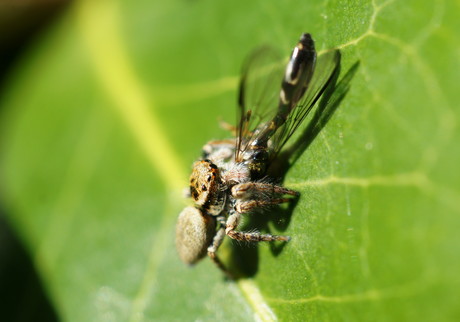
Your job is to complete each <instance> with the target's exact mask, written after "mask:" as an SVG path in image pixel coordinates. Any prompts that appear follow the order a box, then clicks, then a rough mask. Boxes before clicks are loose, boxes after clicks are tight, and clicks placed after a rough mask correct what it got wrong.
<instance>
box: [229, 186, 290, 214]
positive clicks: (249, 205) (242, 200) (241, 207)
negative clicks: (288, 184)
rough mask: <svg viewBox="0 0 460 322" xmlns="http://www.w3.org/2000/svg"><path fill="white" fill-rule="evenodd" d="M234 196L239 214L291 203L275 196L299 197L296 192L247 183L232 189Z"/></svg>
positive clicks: (288, 199) (286, 199)
mask: <svg viewBox="0 0 460 322" xmlns="http://www.w3.org/2000/svg"><path fill="white" fill-rule="evenodd" d="M231 192H232V196H233V198H235V199H237V201H236V204H235V209H236V211H237V212H239V213H248V212H251V211H252V210H254V209H257V208H262V207H264V206H270V205H278V204H281V203H284V202H289V201H290V200H291V199H290V198H274V196H275V195H287V194H288V195H292V196H298V195H299V193H298V192H297V191H294V190H290V189H287V188H284V187H282V186H277V185H274V184H271V183H263V182H245V183H240V184H237V185H235V186H233V187H232V191H231Z"/></svg>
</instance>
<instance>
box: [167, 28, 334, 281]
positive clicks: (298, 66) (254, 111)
mask: <svg viewBox="0 0 460 322" xmlns="http://www.w3.org/2000/svg"><path fill="white" fill-rule="evenodd" d="M268 54H269V52H268V51H267V49H266V48H263V49H261V50H259V51H256V52H254V53H253V55H251V56H250V57H249V59H248V61H247V63H246V65H245V66H244V69H243V74H242V78H241V81H240V87H239V100H238V101H239V104H238V105H239V108H238V111H239V123H238V124H237V126H236V127H235V128H231V127H230V128H231V130H232V131H233V132H234V136H235V137H234V138H232V139H227V140H219V141H210V142H208V143H207V144H206V145H205V146H204V147H203V157H202V159H201V160H199V161H196V162H195V163H194V164H193V171H192V174H191V176H190V196H191V198H192V200H193V201H194V203H195V205H194V206H189V207H186V208H185V209H184V210H183V211H182V212H181V213H180V215H179V218H178V222H177V227H176V246H177V250H178V253H179V256H180V258H181V259H182V261H184V262H185V263H187V264H195V263H196V262H198V261H199V260H200V259H202V258H203V257H204V256H205V255H206V254H207V255H208V256H209V257H210V258H211V259H212V260H213V261H214V263H216V265H217V266H218V267H219V268H220V269H222V270H223V271H224V272H225V273H226V274H227V275H229V276H231V274H230V272H229V271H228V270H227V269H226V268H225V266H224V265H223V263H222V262H221V261H220V260H219V258H218V256H217V254H216V252H217V249H218V248H219V246H220V245H221V243H222V241H223V239H224V237H225V235H227V236H229V237H230V238H232V239H236V240H242V241H250V242H260V241H286V242H287V241H289V240H290V237H288V236H277V235H271V234H261V233H259V232H245V231H239V230H237V228H238V225H239V223H240V219H241V215H242V214H247V213H251V212H253V211H254V210H258V209H263V208H264V207H266V206H270V205H277V204H281V203H285V202H288V201H289V200H291V198H283V196H284V195H291V196H298V192H296V191H293V190H290V189H287V188H284V187H282V186H280V185H276V184H273V183H271V182H270V180H269V179H268V178H267V170H268V168H269V166H270V165H271V164H272V162H273V160H274V159H275V158H276V156H277V155H278V153H279V152H280V150H281V148H282V147H283V146H284V144H285V143H286V141H287V140H288V139H289V138H290V137H291V135H292V134H293V133H294V131H295V130H296V129H297V128H298V126H299V125H300V123H302V121H303V120H304V119H305V117H306V116H307V115H308V113H309V112H310V110H311V108H312V107H313V105H315V103H316V102H317V100H318V99H319V97H320V96H321V95H322V93H323V92H324V89H325V87H326V84H327V83H328V81H329V79H330V78H331V75H332V72H333V70H334V69H335V68H336V66H337V64H338V61H337V60H338V57H337V55H335V54H331V55H324V59H323V60H322V61H321V64H322V65H321V66H322V68H321V71H320V73H321V75H317V73H314V72H315V69H316V70H317V67H316V61H317V58H316V51H315V47H314V42H313V40H312V38H311V36H310V34H303V35H302V36H301V38H300V40H299V42H298V44H297V46H296V47H295V48H294V50H293V52H292V54H291V57H290V60H289V62H288V64H287V66H286V68H285V69H284V70H283V69H280V68H279V67H280V64H279V60H277V63H276V64H271V65H267V64H266V62H264V61H263V59H265V58H264V57H266V56H267V55H268ZM320 73H318V74H320ZM279 81H281V90H279ZM277 92H278V93H279V95H276V93H277ZM274 93H275V94H274ZM277 96H278V97H277Z"/></svg>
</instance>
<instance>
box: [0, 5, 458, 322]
mask: <svg viewBox="0 0 460 322" xmlns="http://www.w3.org/2000/svg"><path fill="white" fill-rule="evenodd" d="M458 9H459V7H458V4H455V3H454V2H451V1H434V2H432V3H430V4H429V5H422V4H419V3H418V2H417V1H409V2H407V1H404V2H402V1H397V0H395V1H387V2H381V1H374V2H372V1H354V2H348V1H343V2H341V1H329V2H326V3H323V2H308V3H307V2H305V3H298V2H297V1H287V2H283V3H278V2H276V1H273V2H266V1H254V2H246V1H245V2H243V1H237V2H232V3H217V2H212V1H188V2H182V1H173V2H169V3H168V4H164V3H162V4H160V3H158V4H152V3H151V2H150V1H138V2H136V3H132V2H116V1H109V0H104V1H98V2H90V1H81V2H77V3H76V4H75V5H74V6H73V7H72V8H70V10H69V12H68V14H67V15H66V16H65V17H64V18H63V19H62V21H60V23H59V24H58V25H57V26H56V27H55V28H54V30H52V31H51V32H49V33H48V34H47V35H46V37H43V39H41V41H40V42H38V43H37V45H36V46H35V48H34V50H33V51H32V52H30V54H29V55H27V57H25V58H24V59H23V61H22V63H21V64H20V65H19V67H18V68H17V69H16V71H15V73H14V75H13V77H12V78H11V79H10V81H9V83H8V87H7V89H6V91H5V92H4V93H2V97H1V102H0V104H1V107H2V114H1V120H0V121H1V133H0V134H1V148H2V154H1V164H0V165H1V176H2V183H1V191H2V196H1V197H2V201H3V203H4V208H5V209H6V212H7V215H8V220H9V222H11V224H12V226H13V227H14V229H15V231H16V232H17V234H18V236H20V238H21V239H22V242H23V243H24V244H25V245H26V248H27V250H28V253H29V254H31V256H32V261H33V262H34V264H35V265H36V267H37V269H38V272H39V274H40V276H41V278H42V280H43V284H44V285H45V288H46V291H47V292H48V294H49V296H50V298H51V299H52V301H53V303H54V306H55V308H56V311H57V313H58V315H59V316H60V317H61V318H62V319H65V320H72V321H88V320H93V321H94V320H95V321H113V320H120V321H125V320H131V321H142V320H147V321H148V320H216V319H219V320H222V319H228V320H253V319H254V318H255V317H256V318H260V319H262V320H273V319H280V320H293V319H298V320H356V319H359V320H370V319H372V320H419V319H427V320H430V319H432V320H434V319H436V320H449V319H450V320H455V319H458V318H459V317H460V312H459V309H458V305H457V303H456V295H458V294H457V293H458V291H457V290H458V287H459V286H460V285H459V284H460V280H459V277H458V274H457V272H458V270H459V269H460V258H459V257H458V256H457V253H458V250H459V248H460V238H459V237H458V233H457V231H458V229H459V228H460V227H459V226H460V219H459V212H460V206H459V202H458V201H459V200H460V199H459V198H460V187H459V182H460V174H459V171H458V170H457V168H458V164H459V161H460V149H459V148H458V144H457V142H458V141H459V139H460V133H459V131H458V128H457V120H458V115H459V111H458V108H457V101H458V100H459V99H460V97H459V96H460V94H459V92H458V89H457V87H458V85H457V84H458V71H459V64H460V63H459V60H458V52H459V36H458V34H457V33H456V32H455V31H456V30H459V29H460V26H459V24H460V22H459V21H460V20H459V19H458V14H457V13H458V12H459V10H458ZM302 32H311V33H312V34H313V36H314V38H315V40H316V45H317V48H318V49H319V50H324V49H329V48H338V49H340V52H341V54H342V62H341V65H342V73H341V75H340V76H339V80H340V79H342V77H343V75H345V73H346V72H349V71H350V70H353V68H355V67H353V66H356V64H357V62H359V68H357V69H356V74H354V77H353V78H352V79H351V81H350V84H349V86H350V89H349V92H348V93H347V95H346V96H345V97H344V98H343V100H342V101H341V103H340V105H339V106H338V108H337V110H336V111H335V113H334V115H333V116H332V118H331V119H330V120H329V121H328V123H327V125H326V126H325V127H324V129H323V130H322V131H321V132H320V133H319V134H318V135H317V136H316V139H315V140H314V141H313V142H311V144H310V145H309V146H308V149H307V150H306V151H305V152H304V153H302V154H301V155H300V157H299V158H298V159H297V161H296V162H295V164H294V165H293V166H292V167H291V168H289V170H288V171H287V173H286V176H285V180H284V184H285V185H286V186H288V187H290V188H293V189H296V190H298V191H300V192H301V197H300V200H299V201H298V202H297V204H296V206H295V207H294V208H293V212H292V214H291V215H290V217H283V216H280V215H276V213H275V214H270V215H267V216H271V217H270V218H269V220H268V221H267V222H266V223H267V225H266V226H267V227H265V228H266V230H269V231H271V232H273V233H281V232H282V233H283V234H286V235H290V236H292V241H291V242H290V243H289V244H288V245H287V246H285V247H283V248H282V249H281V250H277V249H276V247H275V248H274V247H270V246H269V245H266V244H264V245H239V247H240V249H241V248H243V250H244V252H243V251H242V252H241V253H240V252H235V251H234V249H235V247H232V243H231V242H230V241H227V242H226V243H225V244H224V246H223V247H222V249H221V250H220V251H219V252H220V254H221V255H222V257H223V258H224V259H225V260H226V261H232V259H233V261H234V262H238V261H239V262H240V263H241V262H243V266H244V264H245V263H246V264H249V266H250V267H249V270H250V274H249V275H250V276H251V278H249V279H241V280H239V281H237V282H228V281H225V280H224V278H223V277H222V274H221V273H220V272H219V271H217V269H216V268H215V267H213V266H212V264H211V263H210V262H209V261H208V260H204V261H203V262H202V263H199V265H197V266H196V267H194V268H193V269H191V268H188V267H185V266H184V265H183V264H182V263H181V262H180V261H179V259H178V258H177V255H176V253H175V248H174V223H175V218H176V216H177V214H178V213H179V212H180V210H181V208H182V207H183V206H184V205H186V204H187V202H186V201H185V200H183V199H182V196H181V187H185V186H186V182H187V176H188V172H189V167H190V164H191V163H192V162H193V160H194V159H196V158H197V157H198V156H199V153H200V148H201V146H202V145H203V144H204V143H205V142H206V141H207V140H210V139H215V138H224V137H225V136H226V135H227V133H225V132H224V131H223V130H222V129H220V128H219V125H218V122H217V121H218V119H219V118H221V119H224V120H226V121H228V122H232V120H233V119H234V118H235V115H234V109H235V105H236V92H235V91H236V87H237V76H238V71H239V68H240V65H241V63H242V61H243V60H244V57H245V56H246V54H247V53H249V52H250V51H251V50H252V49H253V48H255V47H257V46H258V45H261V44H267V43H268V44H271V45H272V46H274V47H277V48H278V49H280V51H281V52H283V53H286V56H287V54H288V53H289V50H290V48H291V47H292V46H293V45H294V44H295V42H296V40H297V38H298V36H299V35H300V33H302ZM300 136H301V133H300V132H299V134H298V136H297V138H298V137H300ZM295 139H296V138H293V140H295ZM243 253H244V254H249V255H250V258H249V259H245V257H243ZM251 265H252V266H251ZM240 266H241V265H240Z"/></svg>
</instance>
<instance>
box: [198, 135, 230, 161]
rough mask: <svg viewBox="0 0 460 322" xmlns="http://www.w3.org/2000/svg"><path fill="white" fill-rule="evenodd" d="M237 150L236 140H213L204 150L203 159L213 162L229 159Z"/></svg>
mask: <svg viewBox="0 0 460 322" xmlns="http://www.w3.org/2000/svg"><path fill="white" fill-rule="evenodd" d="M234 150H235V139H225V140H213V141H209V142H208V143H206V144H205V145H204V146H203V148H202V154H203V155H202V157H203V159H210V160H213V161H219V160H225V159H229V158H231V157H232V156H233V153H234Z"/></svg>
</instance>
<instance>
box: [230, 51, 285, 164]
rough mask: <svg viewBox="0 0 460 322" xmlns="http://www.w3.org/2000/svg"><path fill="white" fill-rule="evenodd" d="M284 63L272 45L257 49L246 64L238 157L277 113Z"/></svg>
mask: <svg viewBox="0 0 460 322" xmlns="http://www.w3.org/2000/svg"><path fill="white" fill-rule="evenodd" d="M284 66H285V63H284V62H283V60H282V58H281V56H280V55H279V54H278V53H277V52H276V51H275V50H274V49H273V48H270V47H261V48H259V49H257V50H255V51H254V52H253V53H252V54H251V55H250V56H249V57H248V59H247V60H246V62H245V64H244V65H243V70H242V74H241V80H240V86H239V97H238V113H237V117H238V120H237V143H236V149H235V160H236V161H237V162H238V161H241V154H242V153H243V152H244V151H246V149H247V148H248V145H249V144H250V142H252V141H253V139H254V135H255V130H256V129H257V127H258V126H259V125H260V124H263V123H266V122H268V121H269V120H270V119H272V118H273V116H274V115H276V113H277V108H278V100H279V92H280V86H281V82H282V80H283V73H284Z"/></svg>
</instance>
